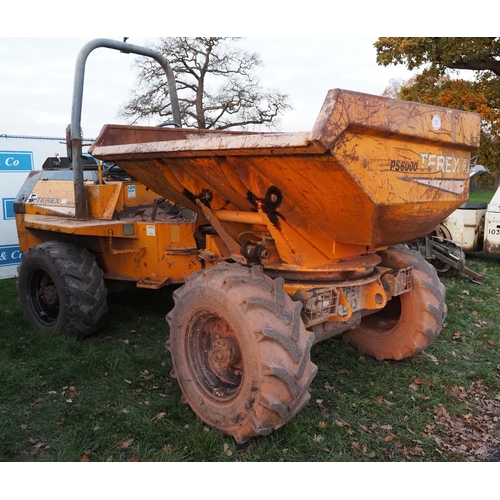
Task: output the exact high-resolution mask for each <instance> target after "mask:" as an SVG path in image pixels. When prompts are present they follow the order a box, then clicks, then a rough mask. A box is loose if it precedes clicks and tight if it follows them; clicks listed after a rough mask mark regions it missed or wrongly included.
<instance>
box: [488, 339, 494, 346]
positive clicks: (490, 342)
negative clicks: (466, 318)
mask: <svg viewBox="0 0 500 500" xmlns="http://www.w3.org/2000/svg"><path fill="white" fill-rule="evenodd" d="M488 344H490V345H496V343H495V341H494V340H492V339H488Z"/></svg>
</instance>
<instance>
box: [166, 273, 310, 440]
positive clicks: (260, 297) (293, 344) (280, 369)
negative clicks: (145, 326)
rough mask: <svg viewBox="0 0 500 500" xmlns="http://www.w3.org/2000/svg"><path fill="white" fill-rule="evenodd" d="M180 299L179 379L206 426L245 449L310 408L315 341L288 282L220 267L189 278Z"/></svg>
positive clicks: (175, 326) (174, 339) (174, 317)
mask: <svg viewBox="0 0 500 500" xmlns="http://www.w3.org/2000/svg"><path fill="white" fill-rule="evenodd" d="M174 300H175V306H174V308H173V310H172V311H171V312H170V314H169V315H168V316H167V321H168V322H169V324H170V339H169V341H168V342H167V348H168V349H169V350H170V352H171V354H172V361H173V365H174V371H173V373H172V375H173V376H174V377H175V378H177V380H178V382H179V385H180V386H181V389H182V392H183V397H184V400H185V401H186V402H187V403H188V404H189V405H190V406H191V408H192V409H193V411H194V412H195V413H196V414H197V415H198V417H199V418H200V419H201V420H202V421H203V422H205V423H206V424H208V425H210V426H212V427H215V428H216V429H218V430H219V431H221V432H222V433H223V434H227V435H230V436H232V437H233V438H234V439H235V440H236V442H238V443H243V442H245V441H247V440H248V439H249V438H251V437H253V436H259V435H267V434H269V433H270V432H272V431H273V430H275V429H278V428H279V427H281V426H282V425H283V424H285V423H286V422H288V421H289V420H290V419H291V418H292V417H293V416H294V415H295V414H296V413H297V412H298V411H299V410H300V409H301V408H302V407H303V406H304V405H305V404H306V403H307V402H308V401H309V399H310V394H309V385H310V384H311V381H312V380H313V378H314V376H315V375H316V373H317V368H316V366H315V365H314V364H313V363H312V362H311V360H310V350H311V346H312V345H313V343H314V334H313V333H311V332H308V331H307V330H306V329H305V328H304V324H303V322H302V319H301V317H300V312H301V309H302V303H300V302H294V301H292V299H291V298H290V297H289V296H288V295H287V294H286V293H285V292H284V289H283V280H282V279H281V278H278V279H276V280H273V279H271V278H269V277H267V276H265V275H264V274H263V271H262V267H260V266H255V267H253V268H246V267H243V266H240V265H238V264H235V265H219V266H216V267H214V268H210V269H207V270H204V271H200V272H198V273H195V274H193V275H192V276H190V277H188V279H187V280H186V283H185V285H184V286H182V287H181V288H179V289H178V290H176V292H175V293H174Z"/></svg>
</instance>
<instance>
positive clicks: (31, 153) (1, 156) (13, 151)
mask: <svg viewBox="0 0 500 500" xmlns="http://www.w3.org/2000/svg"><path fill="white" fill-rule="evenodd" d="M56 155H59V156H61V157H65V156H66V144H65V139H59V138H48V137H21V136H9V135H0V279H5V278H13V277H16V276H17V266H18V265H19V263H20V262H21V252H20V250H19V240H18V238H17V229H16V220H15V214H14V199H15V197H16V195H17V193H18V192H19V190H20V188H21V186H22V185H23V183H24V181H25V180H26V178H27V176H28V174H29V173H30V172H31V170H41V168H42V165H43V163H44V161H45V160H46V159H47V158H48V157H50V156H56Z"/></svg>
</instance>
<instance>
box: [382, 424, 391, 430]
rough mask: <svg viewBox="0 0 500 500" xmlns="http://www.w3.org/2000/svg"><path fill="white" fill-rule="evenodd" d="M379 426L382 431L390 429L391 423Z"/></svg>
mask: <svg viewBox="0 0 500 500" xmlns="http://www.w3.org/2000/svg"><path fill="white" fill-rule="evenodd" d="M380 428H381V429H384V431H392V425H381V426H380Z"/></svg>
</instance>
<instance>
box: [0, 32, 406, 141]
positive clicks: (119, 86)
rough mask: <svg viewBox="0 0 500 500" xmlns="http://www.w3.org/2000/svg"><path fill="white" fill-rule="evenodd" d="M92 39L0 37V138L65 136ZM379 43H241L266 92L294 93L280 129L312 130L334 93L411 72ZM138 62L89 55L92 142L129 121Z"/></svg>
mask: <svg viewBox="0 0 500 500" xmlns="http://www.w3.org/2000/svg"><path fill="white" fill-rule="evenodd" d="M109 38H112V39H115V40H120V41H121V40H122V38H121V37H109ZM90 40H92V38H63V37H61V38H45V37H40V38H24V37H21V38H7V37H2V38H0V134H9V135H43V136H61V137H62V136H64V132H65V128H66V126H67V124H68V123H69V122H70V118H71V102H72V92H73V79H74V72H75V63H76V59H77V55H78V53H79V51H80V49H81V48H82V47H83V46H84V45H85V43H87V42H88V41H90ZM158 40H159V39H158V38H154V37H150V38H143V37H130V38H129V40H128V43H132V44H134V45H141V46H151V45H152V44H155V43H156V42H157V41H158ZM375 40H376V38H373V37H352V38H351V37H338V38H308V37H301V38H295V37H274V38H269V37H248V38H244V39H243V40H242V41H241V42H238V45H241V47H242V48H244V49H246V50H248V51H251V52H256V53H258V54H259V55H260V57H261V59H262V62H263V66H262V67H260V68H258V69H257V74H258V76H259V78H260V81H261V84H262V86H263V87H272V88H275V89H277V90H279V91H280V92H284V93H286V94H288V95H289V97H290V101H291V104H292V106H293V109H292V110H291V111H289V112H287V113H286V114H285V115H283V117H282V118H281V121H280V127H279V128H280V130H282V131H288V132H294V131H308V130H310V129H311V128H312V126H313V124H314V121H315V119H316V116H317V114H318V112H319V110H320V107H321V104H322V102H323V100H324V99H325V97H326V93H327V91H328V90H329V89H332V88H344V89H348V90H355V91H359V92H366V93H371V94H381V93H382V92H383V91H384V89H385V88H386V87H387V86H388V85H389V81H390V80H391V78H403V79H405V78H408V77H409V76H410V75H411V73H410V72H408V71H407V70H405V68H403V67H394V66H393V67H381V66H377V64H376V53H375V49H374V47H373V43H374V41H375ZM137 57H140V56H135V55H133V54H129V55H126V54H122V53H121V52H119V51H116V50H110V49H105V48H99V49H96V50H94V51H93V52H92V53H91V54H90V55H89V57H88V59H87V64H86V71H85V85H84V94H83V95H84V100H83V114H82V128H83V131H84V136H85V137H96V136H97V134H98V132H99V130H100V128H101V126H102V125H103V124H105V123H123V122H124V121H123V119H121V118H118V111H119V109H120V108H121V107H122V106H123V105H124V104H125V103H126V102H127V100H128V99H129V98H130V95H131V93H132V92H133V89H134V87H135V85H136V82H137V76H136V70H135V68H134V67H133V62H134V60H136V59H137ZM144 124H147V123H146V122H144ZM150 124H151V125H155V124H156V122H153V123H150Z"/></svg>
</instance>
